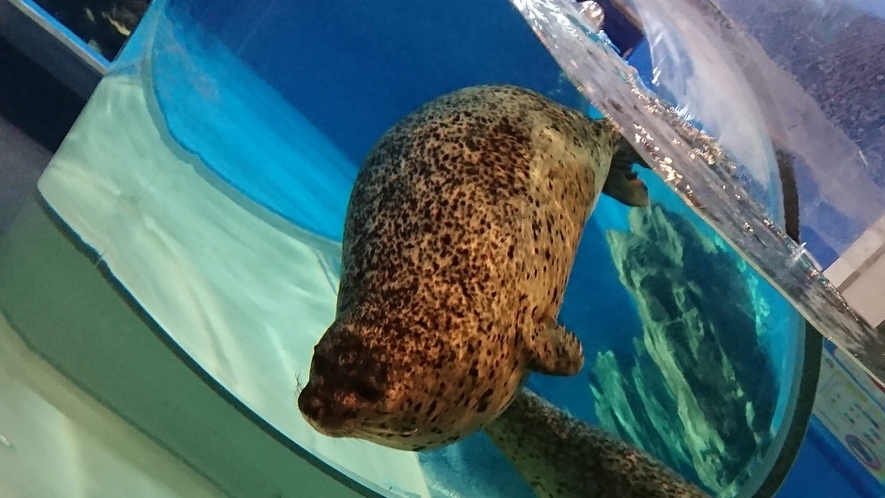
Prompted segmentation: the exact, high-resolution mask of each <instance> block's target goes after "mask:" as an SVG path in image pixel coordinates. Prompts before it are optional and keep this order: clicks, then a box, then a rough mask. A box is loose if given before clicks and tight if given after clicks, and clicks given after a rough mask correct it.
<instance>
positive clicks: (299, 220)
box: [119, 2, 796, 496]
mask: <svg viewBox="0 0 885 498" xmlns="http://www.w3.org/2000/svg"><path fill="white" fill-rule="evenodd" d="M246 3H248V2H246ZM455 4H456V5H455ZM455 4H451V3H450V4H445V6H444V7H442V6H440V5H442V4H439V5H437V4H433V5H432V6H428V7H427V8H428V9H429V10H427V11H426V13H425V14H424V15H423V16H422V18H423V19H425V21H426V22H427V23H428V24H426V25H422V24H421V23H417V24H414V23H413V22H412V21H414V15H413V14H412V15H406V14H404V12H407V11H406V10H403V9H405V3H400V2H386V3H383V5H373V7H372V8H368V7H366V6H364V5H362V4H353V3H351V4H346V5H344V4H339V5H342V6H343V7H342V8H341V9H336V11H335V14H334V16H333V15H332V14H331V13H325V14H326V15H328V16H329V18H328V19H325V18H322V17H319V18H317V17H314V16H313V15H314V14H315V13H316V12H315V10H314V9H315V7H312V8H311V9H312V10H311V12H310V14H311V16H310V19H311V22H310V23H309V26H308V25H307V24H306V21H304V18H306V17H307V16H306V14H305V12H302V10H301V9H303V8H306V7H303V5H304V4H297V5H296V4H291V5H289V4H284V3H283V2H273V3H271V4H270V6H269V7H267V9H265V10H264V11H263V12H262V14H261V16H258V17H256V20H257V19H259V18H260V19H263V20H264V21H263V24H260V25H261V29H244V26H250V25H252V24H251V23H250V22H249V21H248V16H246V17H247V19H246V20H244V19H242V18H240V21H239V22H233V21H231V19H230V18H229V17H227V16H226V15H225V14H224V12H225V11H226V9H229V8H233V7H232V5H234V4H232V3H230V2H219V3H215V4H212V6H211V7H209V11H208V12H201V13H200V16H201V19H203V21H202V27H201V25H200V23H196V22H195V21H194V20H193V18H191V17H190V16H189V15H188V13H187V11H188V4H187V3H185V2H179V3H173V4H172V5H171V7H170V9H169V12H168V14H169V15H168V17H164V18H160V19H159V22H160V25H159V26H158V29H157V30H156V32H155V34H154V36H155V38H154V39H153V45H152V48H151V52H150V54H149V56H150V57H149V58H150V69H151V72H150V77H151V79H152V83H153V85H152V88H153V91H154V97H155V99H156V102H157V104H158V106H159V110H160V113H159V115H160V116H161V117H162V119H163V120H164V124H165V126H166V128H167V129H168V131H169V133H170V134H171V135H172V137H173V138H174V139H175V140H176V142H178V143H179V144H180V145H181V146H182V147H184V148H185V149H186V150H187V151H189V152H190V153H192V154H194V155H196V156H197V157H198V158H199V159H200V160H201V162H202V163H203V164H204V165H205V166H206V167H207V168H208V170H209V172H210V173H211V174H212V175H217V177H218V178H220V179H221V180H223V181H224V182H225V183H227V184H229V185H230V186H232V187H233V188H235V189H237V190H238V191H240V192H241V193H242V194H244V195H245V196H247V197H248V198H249V199H251V200H252V201H254V202H255V203H257V204H259V205H261V206H263V207H264V208H266V209H268V210H269V211H271V212H273V213H276V214H277V215H279V216H280V217H282V218H284V219H285V220H288V221H289V222H291V223H293V224H295V225H298V226H300V227H302V228H305V229H307V230H308V231H310V232H313V233H315V234H317V235H320V236H321V237H324V238H327V239H330V240H333V241H340V239H341V230H342V221H343V218H344V212H345V208H346V205H347V199H348V196H349V192H350V187H351V184H352V182H353V180H354V178H355V176H356V172H357V168H358V164H359V162H360V160H361V158H362V156H364V155H365V154H366V152H367V151H368V149H369V147H371V145H372V143H373V142H374V141H375V140H377V138H378V137H379V136H380V135H381V134H382V133H383V132H384V131H385V130H386V129H387V128H388V127H389V126H390V125H392V124H393V123H394V122H395V121H396V120H397V119H399V118H401V117H402V116H403V115H405V114H406V113H407V112H409V111H410V110H412V109H413V108H414V107H416V106H417V105H419V104H421V103H423V102H424V101H426V100H428V99H430V98H433V97H435V96H437V95H439V94H441V93H444V92H447V91H450V90H453V89H456V88H459V87H462V86H466V85H472V84H479V83H500V82H507V83H515V84H519V85H522V86H525V87H529V88H532V89H535V90H537V91H540V92H542V93H544V94H546V95H548V96H550V97H552V98H555V99H557V100H559V101H561V102H563V103H566V104H570V105H575V106H577V105H580V100H578V98H577V93H576V92H575V91H574V89H573V88H572V87H571V86H570V84H569V83H567V82H566V81H565V80H564V79H563V78H561V76H560V72H559V70H558V67H557V66H556V65H555V63H554V62H553V61H552V59H551V58H550V56H549V55H548V54H547V52H546V51H545V50H544V49H543V46H542V45H541V44H540V43H538V41H537V40H536V38H535V37H534V35H533V34H532V33H531V31H530V30H529V29H528V28H527V27H526V25H525V23H524V22H523V20H522V18H521V17H520V16H518V15H517V14H516V13H515V12H514V11H512V10H511V9H507V8H501V6H500V5H497V4H488V3H485V2H475V3H469V4H468V3H466V2H455ZM409 5H413V4H412V3H409ZM201 8H206V6H205V5H203V4H201ZM319 10H322V9H319ZM452 12H457V15H454V14H452ZM398 16H399V17H398ZM234 17H236V16H234ZM407 18H408V21H409V22H406V21H407ZM348 19H350V22H348ZM355 19H359V21H360V23H366V22H367V19H374V20H375V21H376V23H377V24H372V23H369V25H371V26H373V27H374V28H373V29H364V28H362V27H361V25H356V24H355V21H354V20H355ZM440 19H444V20H445V21H446V22H449V23H453V25H451V27H448V26H447V30H445V33H449V34H448V35H446V36H442V37H440V36H439V35H440V30H439V29H438V28H437V29H431V27H432V25H433V24H434V23H435V22H437V21H439V20H440ZM284 25H285V26H286V29H282V26H284ZM382 25H383V26H385V27H391V26H403V30H402V31H396V30H394V31H390V30H388V29H386V28H382V27H381V26H382ZM391 29H392V28H391ZM381 31H385V35H384V36H381V35H379V34H378V33H380V32H381ZM280 32H284V33H287V34H290V35H292V36H291V37H290V38H286V43H285V44H281V43H280V42H279V36H280V35H279V33H280ZM393 32H396V33H398V34H397V35H395V36H391V35H390V33H393ZM210 33H211V34H210ZM342 33H343V34H342ZM480 33H482V36H481V39H479V38H477V37H479V36H480ZM431 34H432V35H431ZM459 35H460V36H459ZM268 36H273V39H274V40H276V41H275V42H274V43H271V41H270V40H269V39H266V38H265V37H268ZM351 36H355V37H357V38H358V39H359V40H360V42H359V43H354V42H353V40H350V39H349V37H351ZM456 38H457V39H456ZM344 40H348V41H347V43H344ZM268 46H273V47H274V48H275V49H274V50H267V47H268ZM450 46H454V47H456V48H454V49H451V50H445V48H446V47H450ZM467 47H471V49H470V50H467ZM379 51H383V52H384V54H385V57H370V56H371V54H372V53H373V52H379ZM388 55H389V56H388ZM123 57H124V58H123V60H122V61H120V62H119V64H120V68H121V69H120V70H123V68H124V66H125V63H126V52H125V51H124V55H123ZM244 61H245V62H246V63H247V64H245V65H244V64H243V62H244ZM369 61H372V62H371V63H370V62H369ZM379 61H382V62H383V64H381V63H379ZM490 61H491V62H490ZM403 67H408V68H410V71H403V70H402V68H403ZM529 68H530V70H529ZM308 70H310V72H307V71H308ZM295 109H297V111H296V110H295ZM640 174H641V176H642V178H643V179H644V180H645V181H646V182H647V184H648V185H649V188H650V196H651V198H652V199H653V201H654V202H656V203H660V204H662V205H665V206H667V207H668V209H670V210H671V211H673V212H675V213H676V214H679V215H682V216H684V217H686V218H688V219H689V220H692V221H693V223H694V225H695V226H696V227H697V228H698V230H699V231H700V232H701V233H702V234H704V235H705V236H706V237H708V238H710V239H713V240H719V241H720V245H722V246H723V247H724V243H721V239H719V237H718V236H717V235H716V234H715V232H714V231H713V230H712V229H711V228H709V227H708V226H707V225H706V224H704V223H703V222H702V221H701V220H700V219H699V218H698V217H697V216H696V215H695V214H694V213H693V212H692V211H691V210H690V209H689V208H688V207H687V206H686V205H684V204H683V203H682V202H681V201H680V200H679V198H678V197H677V196H676V194H675V193H673V192H672V191H671V190H670V189H669V188H668V187H667V186H666V185H665V184H664V183H663V182H662V181H661V180H660V179H658V178H657V177H656V176H655V175H654V174H653V173H651V172H650V171H641V172H640ZM627 213H628V209H627V208H626V207H624V206H622V205H620V204H618V203H617V202H615V201H613V200H611V199H608V198H605V197H603V198H602V199H601V200H600V202H599V204H598V207H597V209H596V211H595V212H594V215H593V217H592V219H591V221H590V222H589V223H588V225H587V228H586V230H585V235H584V237H583V239H582V241H581V245H580V248H579V251H578V256H577V259H576V263H575V268H574V271H573V273H572V276H571V279H570V281H569V285H568V288H567V291H566V296H565V302H564V304H563V309H562V312H561V315H560V317H561V320H562V322H563V323H564V324H565V325H566V326H568V327H569V328H571V329H572V330H574V331H575V333H576V334H577V335H578V336H579V337H580V339H581V341H582V343H583V344H584V350H585V355H586V357H587V358H588V362H587V363H588V367H589V366H590V365H592V363H593V362H592V361H589V360H592V359H593V358H595V357H596V353H597V352H605V351H609V350H611V351H614V352H615V353H617V354H618V355H633V354H634V352H633V341H634V339H635V338H637V337H639V336H640V335H641V333H642V324H641V322H640V320H639V318H638V315H637V312H636V305H635V303H634V302H633V298H632V297H631V296H630V294H629V293H628V292H627V291H626V290H625V289H624V287H623V286H622V285H621V283H620V282H619V280H618V276H617V273H616V270H615V266H614V264H613V262H612V257H611V254H610V251H609V248H608V244H607V242H606V240H605V236H604V235H605V232H606V231H608V230H616V231H628V230H629V225H628V224H627V218H626V216H627ZM735 257H736V256H735ZM698 264H703V262H698ZM744 273H745V277H746V278H747V279H750V280H754V281H755V282H756V285H757V286H758V287H759V289H760V291H759V292H760V297H761V298H762V299H764V300H766V301H767V302H769V303H770V305H771V308H772V309H771V312H770V315H769V318H768V319H767V321H766V324H767V325H768V328H767V330H766V336H765V340H764V341H763V347H764V348H765V351H766V353H767V355H768V356H769V358H772V359H775V360H776V361H775V369H776V372H775V373H776V376H777V378H778V380H779V389H780V393H781V395H784V394H785V393H787V392H789V386H790V382H791V375H792V368H793V363H792V362H793V361H794V359H793V357H792V353H791V351H792V348H793V347H794V346H793V344H794V341H795V335H794V334H795V332H796V329H795V327H794V325H795V323H796V322H795V321H794V320H791V319H789V318H790V317H794V316H795V312H794V311H793V310H792V308H791V307H790V306H789V305H788V304H787V303H786V301H785V300H783V299H782V298H781V297H780V296H779V295H778V294H777V293H776V292H775V291H774V289H773V288H771V287H770V286H769V285H767V284H766V283H765V282H764V281H763V280H762V279H761V278H760V277H758V276H756V275H755V273H753V272H752V270H750V269H746V270H745V272H744ZM124 284H125V282H124ZM586 369H587V367H585V370H586ZM529 386H530V387H531V388H533V389H534V390H536V391H537V392H539V393H540V394H542V395H543V396H545V397H546V398H548V399H550V400H551V401H553V402H554V403H556V404H557V405H558V406H560V407H562V408H564V409H567V410H568V411H569V412H570V413H571V414H572V415H574V416H577V417H579V418H581V419H584V420H587V421H589V422H591V423H597V422H598V419H597V415H596V412H595V410H594V404H593V398H592V396H591V395H590V391H589V387H588V379H587V372H586V371H585V372H582V373H580V374H578V375H576V376H573V377H568V378H552V377H543V376H533V377H532V378H531V379H530V381H529ZM783 401H784V400H783V399H780V400H779V403H781V404H783ZM422 461H423V462H424V463H425V467H426V469H427V474H428V477H430V478H431V480H433V479H436V480H437V481H438V482H440V483H441V484H442V485H443V486H450V487H454V488H459V487H460V488H464V487H469V488H472V489H488V490H489V491H490V492H491V490H492V489H495V490H496V492H497V493H498V494H499V495H501V496H520V495H524V494H525V492H526V490H527V488H526V486H525V485H524V483H522V481H521V479H520V478H519V477H518V476H517V475H516V474H515V471H513V469H512V468H511V467H510V466H509V464H507V463H506V462H505V461H504V460H503V459H502V458H501V456H500V455H499V454H498V453H497V452H496V450H495V449H494V448H493V447H492V446H491V445H490V443H489V442H488V441H487V440H486V439H485V438H484V436H482V435H477V436H475V437H473V438H471V439H469V440H468V441H466V442H464V443H461V444H459V445H456V446H454V447H450V448H448V449H445V450H441V451H440V452H431V453H428V454H427V455H425V456H423V457H422ZM447 469H448V470H447ZM471 470H472V472H470V471H471ZM465 473H466V475H465ZM453 479H455V481H453Z"/></svg>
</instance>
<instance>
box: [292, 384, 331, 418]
mask: <svg viewBox="0 0 885 498" xmlns="http://www.w3.org/2000/svg"><path fill="white" fill-rule="evenodd" d="M298 409H299V410H301V413H302V414H303V415H304V416H305V417H307V418H309V419H310V420H320V419H322V417H323V415H324V414H325V412H326V409H325V403H323V401H322V400H321V399H320V398H318V397H317V396H316V395H315V393H314V391H313V389H310V386H308V387H306V388H305V389H304V390H303V391H301V394H300V395H299V396H298Z"/></svg>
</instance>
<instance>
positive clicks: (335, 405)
mask: <svg viewBox="0 0 885 498" xmlns="http://www.w3.org/2000/svg"><path fill="white" fill-rule="evenodd" d="M358 332H359V331H358V330H357V327H355V326H352V325H349V324H347V323H346V322H342V321H336V322H335V323H333V324H332V325H331V326H330V327H329V330H328V331H327V332H326V334H324V335H323V338H322V339H321V340H320V341H319V343H318V344H317V345H316V347H315V348H314V354H313V359H312V361H311V364H310V378H309V379H308V382H307V385H306V386H304V389H302V390H301V392H300V393H299V394H298V409H299V410H300V411H301V414H302V415H303V416H304V418H305V419H306V420H307V422H308V423H309V424H310V425H311V426H312V427H313V428H314V429H316V430H317V431H318V432H320V433H321V434H325V435H326V436H330V437H353V438H359V439H364V440H368V441H372V442H375V443H378V444H382V445H384V446H388V447H393V448H397V449H402V450H410V451H412V450H419V449H423V448H425V447H430V446H436V445H438V444H440V443H442V441H441V440H440V441H438V442H437V441H436V439H441V438H440V437H439V434H433V433H427V432H426V431H419V430H418V426H419V425H421V424H419V422H420V421H419V420H418V419H417V417H416V414H417V412H414V413H413V412H412V411H408V410H404V407H412V408H414V404H415V401H414V400H413V399H412V393H414V392H416V391H420V390H421V389H420V387H419V386H416V385H413V384H412V383H413V381H416V379H415V376H414V375H409V373H410V371H411V370H410V368H409V367H408V365H406V364H405V363H404V362H403V361H396V359H395V358H391V357H390V354H389V352H388V350H386V349H384V348H382V347H379V345H377V344H373V342H372V340H371V338H370V337H371V334H365V333H362V334H360V333H358ZM363 332H365V331H363ZM428 438H429V439H428Z"/></svg>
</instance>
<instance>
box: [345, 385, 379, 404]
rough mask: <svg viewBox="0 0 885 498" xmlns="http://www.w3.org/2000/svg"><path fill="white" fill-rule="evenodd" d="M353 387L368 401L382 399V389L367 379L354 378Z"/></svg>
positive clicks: (358, 394) (354, 390)
mask: <svg viewBox="0 0 885 498" xmlns="http://www.w3.org/2000/svg"><path fill="white" fill-rule="evenodd" d="M352 387H353V392H354V393H356V395H357V396H359V397H360V398H363V399H364V400H366V401H369V402H375V401H378V400H380V399H381V390H380V389H378V388H376V387H375V386H373V385H371V384H369V383H368V382H366V381H365V380H354V382H353V386H352Z"/></svg>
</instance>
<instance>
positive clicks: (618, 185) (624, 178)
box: [602, 137, 650, 207]
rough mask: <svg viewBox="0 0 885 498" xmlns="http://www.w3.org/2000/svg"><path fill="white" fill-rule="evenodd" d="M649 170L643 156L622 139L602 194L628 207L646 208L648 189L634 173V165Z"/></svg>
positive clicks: (618, 144)
mask: <svg viewBox="0 0 885 498" xmlns="http://www.w3.org/2000/svg"><path fill="white" fill-rule="evenodd" d="M634 164H638V165H639V166H642V167H643V168H648V164H646V162H645V160H644V159H642V156H640V155H639V153H637V152H636V149H634V148H633V146H632V145H630V142H628V141H627V139H626V138H624V137H620V138H619V139H618V141H617V143H616V144H615V154H614V157H612V165H611V168H610V169H609V172H608V176H607V177H606V179H605V185H604V186H603V187H602V193H603V194H605V195H607V196H609V197H611V198H613V199H615V200H616V201H619V202H620V203H621V204H625V205H627V206H637V207H645V206H648V205H649V202H650V201H649V199H648V187H647V186H646V185H645V183H643V181H642V180H640V179H639V177H638V176H637V175H636V173H634V172H633V165H634Z"/></svg>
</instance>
